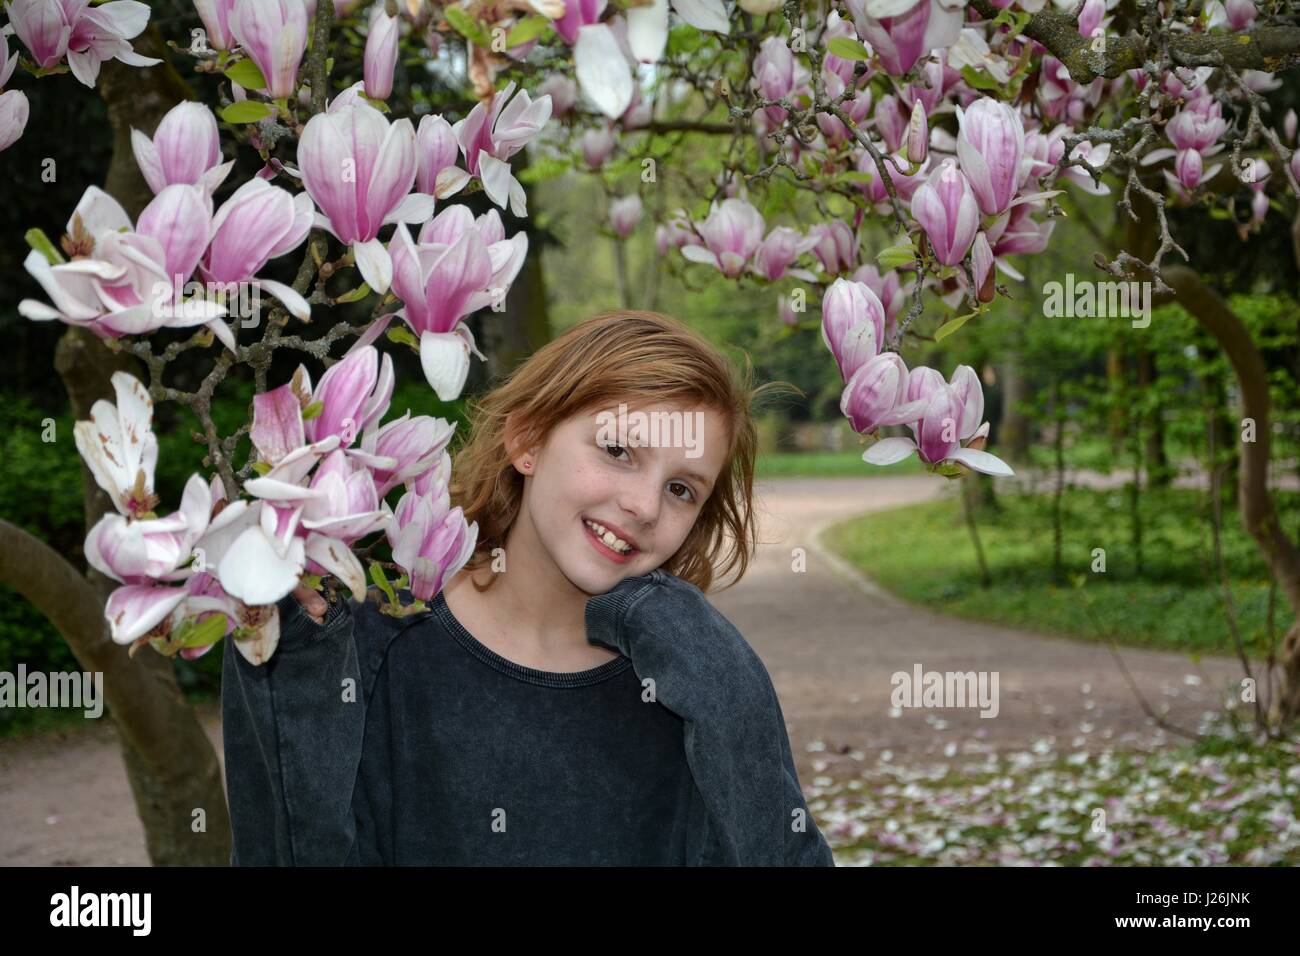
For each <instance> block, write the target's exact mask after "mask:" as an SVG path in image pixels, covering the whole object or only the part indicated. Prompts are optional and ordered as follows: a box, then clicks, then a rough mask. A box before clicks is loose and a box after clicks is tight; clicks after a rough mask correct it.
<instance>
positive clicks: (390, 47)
mask: <svg viewBox="0 0 1300 956" xmlns="http://www.w3.org/2000/svg"><path fill="white" fill-rule="evenodd" d="M398 39H399V34H398V29H397V17H390V16H389V15H388V14H387V13H385V12H384V8H383V6H377V7H375V10H374V14H373V16H372V17H371V18H370V33H369V34H368V35H367V36H366V49H365V53H364V56H363V59H362V70H363V73H364V75H365V84H366V95H367V96H369V97H371V98H372V99H376V100H386V99H388V97H389V96H390V95H391V94H392V92H393V71H394V70H395V69H396V67H397V41H398Z"/></svg>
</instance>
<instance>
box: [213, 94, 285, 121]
mask: <svg viewBox="0 0 1300 956" xmlns="http://www.w3.org/2000/svg"><path fill="white" fill-rule="evenodd" d="M274 115H275V107H274V106H272V105H271V104H270V103H259V102H257V101H256V100H243V101H241V102H239V103H231V104H230V105H229V106H227V107H226V108H225V109H223V110H222V111H221V118H222V119H223V120H225V121H226V122H227V123H234V124H236V125H238V124H240V123H258V122H261V121H262V120H264V119H266V118H268V117H271V116H274Z"/></svg>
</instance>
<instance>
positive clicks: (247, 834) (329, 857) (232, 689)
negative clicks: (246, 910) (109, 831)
mask: <svg viewBox="0 0 1300 956" xmlns="http://www.w3.org/2000/svg"><path fill="white" fill-rule="evenodd" d="M353 603H354V602H349V601H346V600H339V601H337V602H336V603H334V604H331V605H329V610H328V612H327V616H326V620H325V622H324V623H323V624H318V623H316V621H315V620H314V619H313V618H312V617H311V616H310V615H308V614H307V612H306V611H305V610H303V608H302V607H301V606H300V605H299V604H298V601H297V600H296V599H295V598H294V597H293V596H292V595H287V596H286V597H285V598H283V599H282V600H281V601H280V602H279V605H278V607H279V611H280V641H279V644H278V645H277V647H276V650H275V653H274V654H273V655H272V656H271V659H270V660H268V661H267V662H266V663H265V664H262V665H260V666H257V665H253V664H251V663H249V662H248V660H247V659H245V657H244V655H243V654H241V653H240V652H239V651H238V649H237V648H236V647H235V646H234V640H233V639H232V638H230V637H227V638H226V641H225V644H226V646H225V648H224V651H223V653H224V658H223V661H222V688H221V709H222V733H223V746H224V751H225V767H226V789H227V794H228V804H229V807H230V826H231V834H232V837H233V849H232V852H231V858H230V862H231V865H232V866H340V865H375V864H379V863H382V862H384V861H383V860H382V859H380V853H379V850H378V843H377V841H376V839H375V832H376V829H377V828H378V826H380V825H382V822H381V821H382V818H383V812H382V811H383V808H380V807H375V806H372V805H371V803H370V802H369V799H368V796H367V795H368V793H369V792H370V790H369V789H368V788H366V787H362V786H358V782H359V780H358V777H359V768H360V765H361V758H362V744H363V739H364V738H365V736H366V735H367V734H368V733H369V734H376V733H379V734H382V728H381V727H377V726H375V725H374V724H375V722H376V721H377V720H379V719H382V716H383V715H382V714H376V715H374V720H372V725H371V726H370V727H367V717H368V716H369V715H367V700H368V697H369V692H370V691H371V690H372V688H373V683H374V681H373V678H374V676H375V672H376V671H377V669H378V668H377V667H376V664H375V662H374V661H371V660H369V659H368V658H369V657H371V656H372V655H370V654H367V653H366V652H365V650H366V648H367V646H368V641H367V640H366V637H367V635H356V634H354V630H356V629H357V628H356V627H355V626H354V625H356V622H357V619H358V614H357V611H356V609H355V608H354V607H353V606H352V605H353ZM363 616H364V615H363ZM358 637H360V638H362V639H361V640H357V638H358ZM359 650H360V653H359ZM354 797H355V800H354ZM359 819H360V820H361V821H362V822H363V825H362V828H361V829H362V834H361V836H360V837H359V835H358V820H359Z"/></svg>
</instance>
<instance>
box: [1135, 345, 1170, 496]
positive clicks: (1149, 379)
mask: <svg viewBox="0 0 1300 956" xmlns="http://www.w3.org/2000/svg"><path fill="white" fill-rule="evenodd" d="M1137 371H1138V388H1139V389H1140V390H1141V391H1142V392H1143V393H1147V392H1148V391H1149V390H1150V389H1153V388H1155V386H1156V375H1157V372H1156V357H1155V356H1154V355H1153V354H1152V353H1151V352H1150V351H1148V349H1147V348H1146V346H1145V345H1143V344H1142V343H1141V342H1139V343H1138V347H1137ZM1142 418H1143V423H1144V424H1145V425H1146V426H1147V434H1146V454H1145V456H1144V457H1145V458H1146V466H1147V486H1148V487H1150V488H1165V487H1168V486H1169V483H1170V479H1171V477H1172V475H1171V469H1170V467H1169V456H1168V455H1166V454H1165V428H1164V422H1163V421H1162V420H1161V409H1160V404H1159V402H1156V403H1154V404H1153V407H1152V409H1151V414H1150V416H1147V415H1143V416H1142Z"/></svg>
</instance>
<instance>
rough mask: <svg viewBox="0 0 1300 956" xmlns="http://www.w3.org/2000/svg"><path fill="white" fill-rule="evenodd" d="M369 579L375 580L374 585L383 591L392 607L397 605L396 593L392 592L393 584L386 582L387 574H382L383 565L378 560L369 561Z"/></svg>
mask: <svg viewBox="0 0 1300 956" xmlns="http://www.w3.org/2000/svg"><path fill="white" fill-rule="evenodd" d="M370 580H371V581H374V582H375V586H376V587H377V588H379V590H381V591H383V592H384V596H385V597H387V598H388V603H389V604H392V605H393V606H394V607H396V606H397V595H396V594H394V593H393V586H392V585H391V584H389V583H388V575H386V574H384V567H383V565H381V564H380V563H379V562H378V561H371V562H370Z"/></svg>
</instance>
